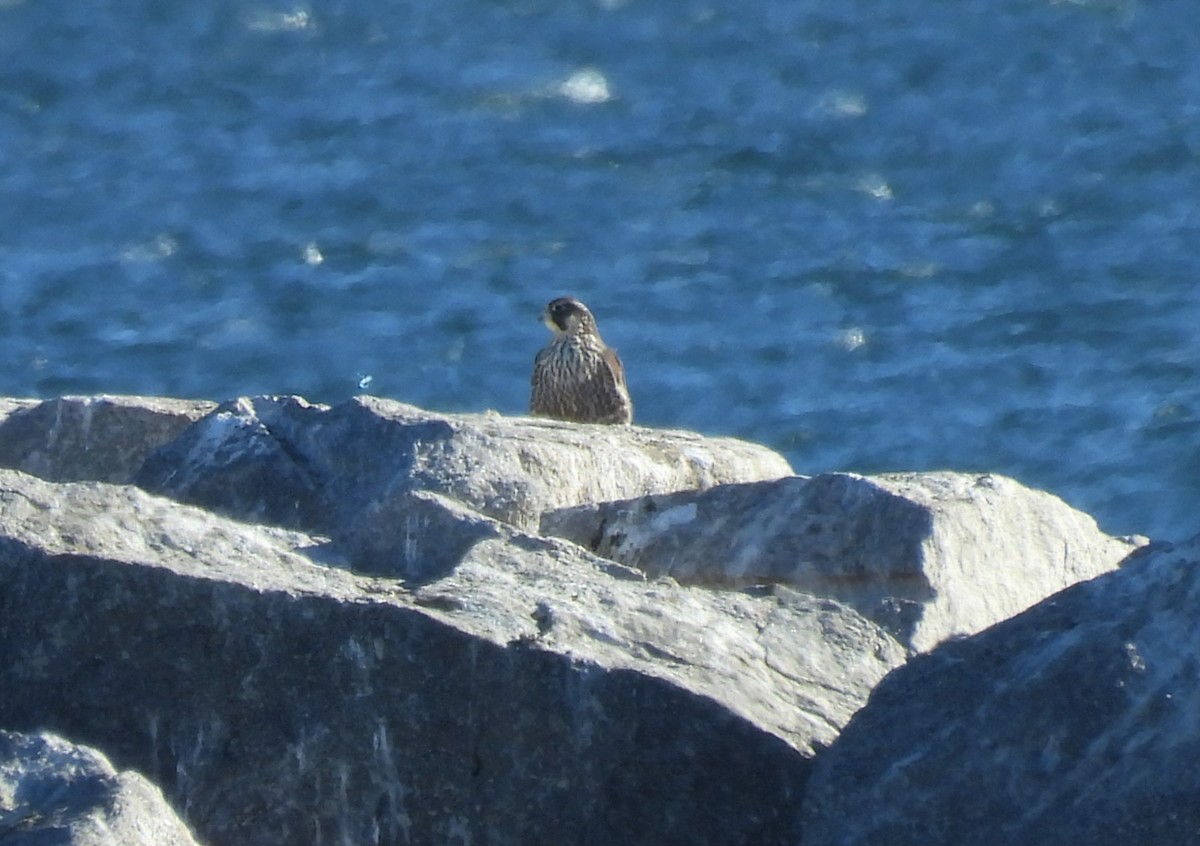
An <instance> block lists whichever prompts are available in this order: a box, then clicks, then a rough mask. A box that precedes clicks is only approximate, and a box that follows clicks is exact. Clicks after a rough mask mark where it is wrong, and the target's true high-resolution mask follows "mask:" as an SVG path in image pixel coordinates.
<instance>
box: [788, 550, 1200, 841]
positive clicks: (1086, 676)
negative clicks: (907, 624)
mask: <svg viewBox="0 0 1200 846" xmlns="http://www.w3.org/2000/svg"><path fill="white" fill-rule="evenodd" d="M1197 656H1200V538H1197V539H1194V540H1192V541H1190V542H1189V543H1186V544H1182V545H1180V546H1176V547H1171V546H1170V545H1166V544H1164V545H1161V546H1160V545H1155V546H1154V547H1150V548H1147V549H1145V550H1142V551H1139V552H1138V553H1135V554H1134V555H1133V556H1131V557H1130V559H1129V560H1128V561H1126V562H1125V563H1124V564H1123V565H1122V567H1121V568H1120V569H1119V570H1116V571H1114V572H1111V573H1106V574H1104V575H1102V576H1099V577H1097V578H1095V579H1093V580H1092V581H1089V582H1085V583H1083V584H1080V585H1076V586H1074V587H1071V588H1069V589H1067V590H1065V591H1063V592H1061V593H1059V594H1057V595H1056V596H1054V597H1052V598H1050V599H1048V600H1046V601H1045V602H1042V603H1041V604H1039V605H1037V606H1035V607H1034V608H1031V609H1030V610H1028V611H1026V612H1025V613H1023V614H1021V615H1020V616H1018V617H1015V618H1013V619H1011V620H1008V621H1005V622H1003V623H1000V624H999V625H996V626H994V627H992V628H990V629H988V630H987V631H985V632H982V633H980V634H977V635H975V636H973V637H970V638H966V639H963V640H958V641H953V642H950V643H947V644H945V645H943V646H942V647H940V648H938V649H936V650H934V651H933V652H931V653H929V654H927V655H924V656H921V657H918V658H916V659H914V660H913V661H912V662H910V663H909V664H908V665H906V666H905V667H903V668H902V669H899V670H897V671H896V672H894V673H892V674H891V675H890V676H888V677H887V678H886V679H885V680H884V681H883V682H882V683H881V684H880V686H879V687H878V688H877V689H876V691H875V693H873V694H872V696H871V699H870V702H869V704H868V705H867V706H866V707H865V708H864V709H863V710H862V711H860V712H859V713H858V714H857V715H856V716H855V717H854V719H853V720H852V721H851V723H850V725H849V726H848V727H847V728H846V729H845V730H844V731H843V733H842V735H841V737H839V738H838V740H837V742H836V743H835V744H834V745H833V747H832V748H831V749H829V750H827V751H826V752H824V753H823V754H822V756H821V757H820V760H819V763H818V765H817V767H816V771H815V773H814V776H813V779H812V781H811V782H810V784H809V793H808V798H807V803H806V808H807V810H806V817H807V824H806V826H805V836H804V840H803V842H804V844H805V846H832V844H838V846H867V844H880V846H883V844H886V846H906V844H914V846H916V845H917V844H919V845H920V846H939V844H946V846H950V845H951V844H953V846H971V844H980V846H984V845H985V844H987V845H988V846H990V844H994V843H1037V844H1039V845H1040V846H1076V844H1080V843H1087V844H1089V846H1109V844H1111V846H1163V844H1184V843H1196V842H1198V841H1200V719H1198V715H1200V659H1198V658H1197Z"/></svg>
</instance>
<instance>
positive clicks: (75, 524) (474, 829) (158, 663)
mask: <svg viewBox="0 0 1200 846" xmlns="http://www.w3.org/2000/svg"><path fill="white" fill-rule="evenodd" d="M348 449H351V452H352V451H353V450H352V448H350V447H348ZM420 498H421V503H422V505H421V508H422V509H423V511H422V512H421V514H420V515H419V519H415V520H414V521H413V523H412V526H411V527H410V528H409V529H407V530H406V531H411V533H412V535H413V540H414V543H415V544H416V545H417V547H416V548H418V549H420V548H433V547H438V546H440V547H441V552H440V553H439V554H440V556H441V557H440V558H439V559H438V560H437V561H436V563H435V564H434V565H431V566H429V567H427V568H424V569H421V571H420V574H419V575H420V578H419V579H414V582H413V584H412V585H411V586H409V587H405V586H404V585H402V584H401V583H400V582H398V581H397V580H395V579H381V578H373V577H366V576H361V575H356V574H353V573H350V572H347V571H346V570H344V569H339V568H335V567H329V566H324V565H323V564H322V563H317V562H316V561H314V559H317V560H323V558H322V556H323V555H325V554H327V553H328V552H329V547H328V546H327V545H324V544H323V543H322V542H321V541H320V540H319V539H315V538H311V537H309V536H307V535H303V534H300V533H298V532H289V531H285V530H282V529H275V528H267V527H262V526H252V525H247V524H244V523H239V522H235V521H233V520H230V519H227V518H223V517H219V516H216V515H213V514H211V513H208V512H205V511H202V510H200V509H197V508H194V507H190V506H186V505H181V504H179V503H176V502H173V501H171V500H168V499H165V498H161V497H158V496H153V495H150V494H148V493H145V492H143V491H141V490H138V489H136V488H132V487H122V486H113V485H106V484H97V483H77V484H51V483H47V482H44V481H41V480H39V479H36V478H34V477H31V476H28V475H24V474H21V473H17V472H13V471H2V472H0V609H2V611H3V626H2V627H0V725H5V726H8V727H10V728H13V729H15V730H21V731H31V730H36V729H38V728H40V727H45V728H47V729H49V730H53V731H56V732H60V733H62V734H64V735H66V736H69V737H72V738H73V739H76V740H77V741H79V742H83V743H87V744H89V745H91V746H95V747H96V748H99V749H102V750H104V751H105V753H106V754H108V755H109V756H110V758H111V759H112V760H113V761H114V762H116V763H117V764H118V766H120V767H132V768H136V769H138V770H139V771H141V772H143V773H145V774H146V775H147V776H148V777H149V778H151V779H152V780H153V781H154V782H155V783H157V784H159V785H160V786H161V787H162V789H163V790H164V792H165V793H166V795H167V796H168V797H169V798H170V799H171V801H172V802H173V803H174V805H175V806H176V807H177V808H179V809H181V811H182V813H183V814H184V816H185V818H186V819H187V821H188V823H189V824H190V825H191V826H192V828H193V830H194V831H196V832H197V833H198V835H199V836H200V837H201V838H202V839H204V840H206V841H208V842H212V843H220V844H223V846H236V845H237V844H256V846H259V845H260V844H313V843H384V844H400V843H467V842H475V843H521V844H539V843H574V844H617V843H665V844H671V843H689V844H694V843H714V844H731V843H733V844H736V843H754V844H772V843H795V842H797V841H798V838H799V837H800V827H799V813H800V803H801V800H802V794H803V791H804V786H805V782H806V779H807V777H808V773H809V769H810V764H811V756H812V755H813V753H814V750H815V748H816V747H817V746H821V745H826V744H828V743H831V742H832V741H833V740H834V738H835V737H836V735H837V732H838V730H839V728H840V727H841V726H842V725H843V724H844V723H845V722H846V721H847V720H848V719H849V718H850V716H851V715H852V714H853V712H854V711H855V710H856V709H857V708H859V707H860V706H861V704H862V703H863V702H864V701H865V698H866V696H867V694H868V692H869V691H870V690H871V688H873V687H874V686H875V684H877V683H878V681H879V679H880V678H882V677H883V675H884V674H885V673H886V672H887V671H889V670H890V669H892V668H894V667H896V666H898V665H899V664H900V663H901V662H902V661H903V660H904V651H903V649H902V648H901V647H900V646H899V644H897V643H896V642H895V641H894V640H892V639H891V638H890V637H889V636H888V635H886V634H885V633H884V632H883V631H882V630H880V629H879V628H878V627H877V626H875V625H873V624H872V623H870V622H868V621H867V620H865V619H864V618H862V617H861V616H860V615H858V614H856V613H855V612H854V611H852V610H850V609H848V608H846V607H844V606H842V605H839V604H838V603H836V602H833V601H830V600H824V599H816V598H812V597H808V596H805V595H802V594H797V593H793V592H791V591H787V590H761V591H752V592H732V591H720V592H718V591H710V590H704V589H699V588H692V587H681V586H678V585H676V584H675V583H674V582H671V581H655V580H647V579H646V577H645V576H644V575H643V574H641V573H640V572H638V571H636V570H631V569H629V568H626V567H624V566H622V565H620V564H616V563H614V562H611V561H607V560H605V559H602V558H597V557H595V556H592V555H591V554H590V553H587V552H586V551H584V550H582V549H581V548H579V547H577V546H575V545H573V544H569V543H567V542H564V541H557V540H548V539H542V538H537V537H531V536H528V535H524V534H521V533H520V532H519V531H518V530H517V529H515V528H514V527H513V526H511V525H510V524H507V523H503V522H500V521H496V520H489V518H486V517H483V516H481V515H478V514H473V513H471V512H469V511H466V510H465V509H464V508H463V506H462V505H461V504H459V503H457V502H454V501H451V500H449V499H447V498H445V497H442V496H441V495H439V494H435V493H430V492H423V493H420ZM463 521H466V522H467V523H468V525H466V527H465V528H464V529H462V531H464V532H465V534H464V537H466V538H467V540H466V541H465V542H462V543H458V542H457V540H456V532H458V531H459V530H460V527H461V524H462V522H463ZM429 533H432V535H430V534H429ZM422 560H423V558H422V556H421V555H419V554H416V555H414V557H413V562H414V566H419V565H420V562H421V561H422Z"/></svg>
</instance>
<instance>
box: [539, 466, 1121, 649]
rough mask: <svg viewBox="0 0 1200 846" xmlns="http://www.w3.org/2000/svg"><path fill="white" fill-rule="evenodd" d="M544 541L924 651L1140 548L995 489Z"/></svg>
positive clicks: (702, 517) (689, 516) (805, 492)
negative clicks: (773, 596) (763, 598)
mask: <svg viewBox="0 0 1200 846" xmlns="http://www.w3.org/2000/svg"><path fill="white" fill-rule="evenodd" d="M541 533H542V534H545V535H553V536H556V537H562V538H566V539H568V540H572V541H574V542H576V543H579V544H581V545H583V546H586V547H587V548H588V549H591V550H592V551H594V552H596V553H597V554H599V555H603V556H605V557H607V558H611V559H613V560H615V561H620V562H622V563H625V564H628V565H630V566H633V567H638V568H639V569H641V570H644V571H645V572H647V573H650V574H653V575H670V576H672V577H674V578H676V579H678V580H679V581H681V582H685V583H688V584H701V585H710V586H714V585H715V586H744V585H748V584H761V583H780V584H786V585H790V586H793V587H796V588H798V589H800V590H803V591H807V592H810V593H814V594H818V595H822V596H830V597H834V598H836V599H838V600H840V601H842V602H845V603H846V604H848V605H850V606H852V607H854V608H856V609H857V610H858V611H860V612H861V613H863V614H865V615H866V616H867V617H869V618H871V619H872V620H875V621H876V622H878V623H879V624H881V625H883V626H885V627H886V628H887V629H888V630H889V631H891V632H892V633H893V634H894V635H896V637H898V638H899V639H900V640H901V642H903V643H905V644H907V645H908V646H910V647H911V648H913V649H916V650H924V649H929V648H931V647H932V646H934V645H935V644H937V643H938V642H940V641H941V640H942V639H944V638H946V637H948V636H951V635H957V634H964V633H971V632H976V631H979V630H981V629H983V628H986V627H987V626H989V625H991V624H993V623H995V622H997V621H999V620H1003V619H1005V618H1007V617H1010V616H1012V615H1013V614H1015V613H1017V612H1019V611H1021V610H1023V609H1025V608H1028V607H1029V606H1030V605H1032V604H1033V603H1035V602H1037V601H1039V600H1040V599H1042V598H1044V597H1046V596H1048V595H1049V594H1051V593H1053V592H1054V591H1057V590H1060V589H1062V588H1063V587H1066V586H1067V585H1070V584H1073V583H1075V582H1077V581H1080V580H1082V579H1086V578H1090V577H1092V576H1095V575H1097V574H1099V573H1102V572H1105V571H1107V570H1110V569H1112V568H1113V567H1115V566H1116V565H1117V562H1119V561H1120V560H1121V559H1122V558H1124V557H1125V556H1126V555H1128V554H1129V552H1130V551H1132V549H1133V548H1134V544H1133V543H1131V542H1130V541H1126V540H1120V539H1116V538H1112V537H1109V536H1108V535H1105V534H1104V533H1103V532H1101V531H1100V530H1099V529H1098V528H1097V526H1096V522H1095V520H1093V519H1092V518H1091V517H1089V516H1088V515H1086V514H1084V513H1082V512H1079V511H1076V510H1075V509H1073V508H1071V507H1070V506H1068V505H1066V504H1065V503H1064V502H1063V501H1062V500H1060V499H1058V498H1057V497H1055V496H1052V495H1050V494H1047V493H1045V492H1043V491H1037V490H1031V489H1029V488H1026V487H1023V486H1021V485H1019V484H1018V483H1016V482H1014V481H1012V480H1011V479H1006V478H1004V477H1002V476H995V475H964V474H957V473H909V474H891V475H884V476H876V477H871V478H864V477H861V476H855V475H851V474H842V473H836V474H827V475H823V476H817V477H815V478H812V479H808V478H802V477H795V476H793V477H790V478H784V479H778V480H775V481H768V482H760V483H751V484H741V485H722V486H718V487H713V488H710V489H708V490H704V491H684V492H679V493H671V494H665V495H659V496H646V497H641V498H638V499H629V500H624V501H618V502H607V503H602V504H599V505H594V504H593V505H584V506H578V507H574V508H567V509H560V510H555V511H550V512H547V513H546V514H545V515H544V516H543V518H542V521H541Z"/></svg>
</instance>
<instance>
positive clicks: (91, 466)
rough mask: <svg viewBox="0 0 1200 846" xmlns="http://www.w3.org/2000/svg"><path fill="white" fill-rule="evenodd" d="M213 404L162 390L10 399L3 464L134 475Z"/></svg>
mask: <svg viewBox="0 0 1200 846" xmlns="http://www.w3.org/2000/svg"><path fill="white" fill-rule="evenodd" d="M215 407H216V403H213V402H208V401H206V400H180V399H165V398H162V397H128V396H97V397H60V398H57V399H48V400H41V401H39V400H6V401H4V402H3V404H0V467H10V468H12V469H14V470H23V471H25V472H26V473H32V474H33V475H35V476H40V477H42V478H43V479H49V480H50V481H54V482H73V481H80V480H89V481H97V482H117V483H125V482H129V481H130V480H131V479H132V478H133V474H134V473H136V472H137V471H138V470H139V469H141V466H142V463H143V462H144V461H145V460H146V456H148V455H149V454H150V453H151V452H153V451H154V450H156V449H158V448H159V447H160V446H162V445H163V444H165V443H167V442H169V441H171V440H174V438H175V437H176V436H178V435H179V433H180V432H181V431H183V429H185V428H186V427H187V426H188V425H190V424H191V423H193V422H195V421H196V420H199V419H200V418H201V417H203V416H204V415H205V414H207V413H208V412H210V411H212V409H213V408H215Z"/></svg>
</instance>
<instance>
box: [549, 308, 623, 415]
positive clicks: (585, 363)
mask: <svg viewBox="0 0 1200 846" xmlns="http://www.w3.org/2000/svg"><path fill="white" fill-rule="evenodd" d="M542 322H543V323H545V324H546V326H548V327H549V328H550V331H551V332H553V333H554V338H553V339H552V340H551V341H550V344H549V345H548V346H547V347H546V348H545V349H543V350H542V351H541V352H539V353H538V354H537V358H536V359H534V362H533V379H532V380H531V381H532V383H533V394H532V396H531V397H530V400H529V411H530V413H531V414H535V415H537V416H539V417H554V418H557V419H558V420H569V421H572V422H574V423H626V424H627V423H630V422H632V420H633V402H632V401H631V400H630V399H629V389H628V388H626V387H625V368H624V367H623V366H622V365H621V359H620V358H619V357H618V356H617V353H616V350H613V349H609V348H608V347H607V346H605V345H604V341H603V340H601V338H600V332H599V331H598V330H597V329H596V318H594V317H592V313H591V312H590V311H588V307H587V306H585V305H584V304H583V303H581V302H580V301H579V300H576V299H573V298H572V297H559V298H558V299H556V300H551V301H550V303H549V305H547V306H546V308H545V310H543V311H542Z"/></svg>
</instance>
